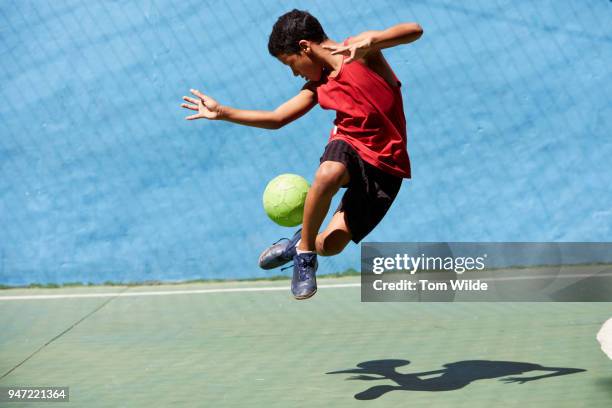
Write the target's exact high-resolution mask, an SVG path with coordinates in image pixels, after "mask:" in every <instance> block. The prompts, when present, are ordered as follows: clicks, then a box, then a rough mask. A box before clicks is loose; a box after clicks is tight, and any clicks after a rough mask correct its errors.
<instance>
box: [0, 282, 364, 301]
mask: <svg viewBox="0 0 612 408" xmlns="http://www.w3.org/2000/svg"><path fill="white" fill-rule="evenodd" d="M360 286H361V284H360V283H339V284H335V285H334V284H331V285H319V289H331V288H333V289H335V288H358V287H360ZM278 290H289V288H288V287H287V286H262V287H260V288H257V287H252V288H227V289H192V290H160V291H152V292H103V293H67V294H63V295H23V296H0V301H3V300H38V299H40V300H43V299H74V298H106V297H134V296H167V295H193V294H203V293H229V292H269V291H278Z"/></svg>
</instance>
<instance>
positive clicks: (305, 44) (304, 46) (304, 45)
mask: <svg viewBox="0 0 612 408" xmlns="http://www.w3.org/2000/svg"><path fill="white" fill-rule="evenodd" d="M298 45H299V46H300V51H303V52H306V51H308V50H310V41H308V40H300V42H298Z"/></svg>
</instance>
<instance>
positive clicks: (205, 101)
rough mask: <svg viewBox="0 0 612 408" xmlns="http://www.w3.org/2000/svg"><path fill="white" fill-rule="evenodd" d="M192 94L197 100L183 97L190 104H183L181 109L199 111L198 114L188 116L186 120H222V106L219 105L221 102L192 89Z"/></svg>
mask: <svg viewBox="0 0 612 408" xmlns="http://www.w3.org/2000/svg"><path fill="white" fill-rule="evenodd" d="M191 93H192V94H193V95H195V96H196V97H197V98H191V97H189V96H183V100H184V101H186V102H189V103H183V104H181V107H182V108H186V109H191V110H194V111H198V113H196V114H194V115H191V116H187V117H186V118H185V119H187V120H194V119H202V118H204V119H210V120H215V119H221V104H219V102H217V101H215V100H214V99H213V98H211V97H210V96H206V95H204V94H203V93H202V92H200V91H198V90H196V89H191Z"/></svg>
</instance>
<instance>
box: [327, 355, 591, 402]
mask: <svg viewBox="0 0 612 408" xmlns="http://www.w3.org/2000/svg"><path fill="white" fill-rule="evenodd" d="M408 364H410V361H408V360H373V361H364V362H362V363H359V364H357V368H351V369H348V370H340V371H332V372H329V373H326V374H343V373H350V374H359V375H356V376H352V377H349V378H348V379H349V380H363V381H377V380H391V381H393V382H395V383H396V384H397V385H375V386H373V387H370V388H368V389H367V390H365V391H362V392H360V393H358V394H355V398H356V399H358V400H372V399H376V398H379V397H380V396H382V395H384V394H385V393H387V392H390V391H452V390H458V389H460V388H463V387H465V386H467V385H469V384H470V383H471V382H472V381H476V380H485V379H492V378H499V377H506V378H500V381H504V382H506V383H519V384H524V383H526V382H530V381H535V380H541V379H544V378H551V377H557V376H560V375H568V374H575V373H580V372H583V371H586V370H584V369H581V368H564V367H544V366H541V365H539V364H533V363H521V362H516V361H490V360H466V361H457V362H454V363H448V364H444V365H443V367H444V368H442V369H439V370H434V371H425V372H421V373H408V374H402V373H399V372H397V368H398V367H402V366H405V365H408ZM531 371H548V372H549V373H548V374H543V375H537V376H532V377H507V376H516V375H521V374H525V373H528V372H531ZM429 376H434V377H432V378H421V377H429Z"/></svg>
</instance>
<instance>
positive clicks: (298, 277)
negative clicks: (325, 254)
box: [291, 253, 319, 300]
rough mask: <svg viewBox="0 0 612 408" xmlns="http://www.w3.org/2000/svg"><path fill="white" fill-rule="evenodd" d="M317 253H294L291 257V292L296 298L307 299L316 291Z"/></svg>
mask: <svg viewBox="0 0 612 408" xmlns="http://www.w3.org/2000/svg"><path fill="white" fill-rule="evenodd" d="M318 266H319V263H318V262H317V254H315V253H309V254H296V255H295V256H294V257H293V277H292V278H291V292H292V293H293V297H295V298H296V299H297V300H303V299H308V298H309V297H311V296H312V295H314V294H315V293H317V276H316V273H317V267H318Z"/></svg>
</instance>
